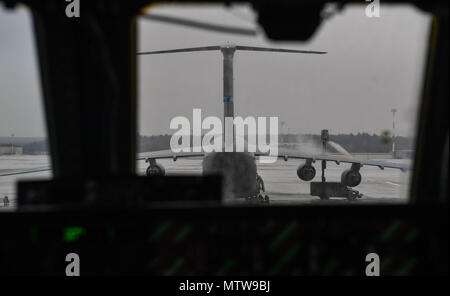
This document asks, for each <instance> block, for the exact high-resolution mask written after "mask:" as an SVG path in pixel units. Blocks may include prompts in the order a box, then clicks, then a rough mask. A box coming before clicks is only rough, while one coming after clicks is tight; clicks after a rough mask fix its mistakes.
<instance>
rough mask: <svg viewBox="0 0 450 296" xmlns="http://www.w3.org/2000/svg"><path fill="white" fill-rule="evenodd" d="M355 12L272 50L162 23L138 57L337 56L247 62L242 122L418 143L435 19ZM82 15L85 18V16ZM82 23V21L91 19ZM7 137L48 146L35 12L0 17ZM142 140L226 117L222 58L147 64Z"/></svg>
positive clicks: (218, 11)
mask: <svg viewBox="0 0 450 296" xmlns="http://www.w3.org/2000/svg"><path fill="white" fill-rule="evenodd" d="M364 7H365V6H360V7H349V8H346V9H345V10H344V11H342V12H341V13H340V14H338V15H335V16H333V17H332V18H330V19H328V20H327V21H326V22H324V23H323V24H322V26H321V27H320V29H319V31H318V32H317V34H316V35H315V36H314V38H313V39H312V40H310V42H308V43H304V44H302V43H298V42H271V41H269V40H268V39H267V38H265V36H264V34H263V33H261V34H259V35H258V36H257V37H242V36H239V35H229V34H222V33H214V32H208V31H203V30H197V29H190V28H185V27H180V26H176V25H168V24H162V23H158V22H155V21H148V20H140V21H139V22H138V29H139V31H138V36H139V44H138V50H140V51H149V50H159V49H171V48H179V47H195V46H204V45H219V44H223V43H226V42H232V43H236V44H240V45H255V46H272V47H286V48H293V49H311V50H321V51H328V54H327V55H300V54H283V53H256V52H237V53H236V54H235V59H234V69H235V73H234V74H235V75H234V76H235V79H234V81H235V91H234V100H235V114H236V115H240V116H249V115H252V116H278V117H279V120H280V121H284V122H285V132H286V131H287V128H289V130H290V132H299V133H320V130H321V129H323V128H328V129H329V130H330V133H332V134H335V133H350V132H353V133H357V132H369V133H380V132H381V131H382V130H384V129H390V128H391V124H392V123H391V122H392V114H391V113H390V109H391V108H394V107H395V108H397V109H398V113H397V126H396V128H397V132H398V133H399V134H402V135H410V134H412V132H413V128H414V123H415V111H416V110H415V109H416V107H417V99H418V96H419V91H420V89H421V84H422V74H423V64H424V50H425V48H426V42H425V40H426V38H427V35H428V30H429V21H430V19H429V17H428V16H427V15H425V14H423V13H422V12H419V11H418V10H416V9H415V8H412V7H405V6H403V7H390V6H387V5H384V6H383V5H382V7H381V18H378V19H376V18H367V17H366V16H365V13H364ZM154 12H155V13H156V12H158V13H160V14H168V15H173V16H182V17H185V18H192V19H195V20H200V21H208V22H213V23H215V24H228V25H233V26H238V25H239V26H243V27H247V28H254V27H256V26H257V25H256V24H255V22H254V21H253V19H254V18H255V15H254V14H253V12H252V11H251V10H250V9H249V8H246V7H237V8H232V9H231V10H229V9H228V10H227V9H225V8H222V7H219V6H213V7H207V6H200V7H198V6H197V7H194V6H190V7H186V8H177V7H175V6H166V7H164V6H160V7H156V8H155V9H154ZM81 14H82V11H81ZM81 17H82V15H81ZM0 40H2V41H1V42H0V136H7V135H10V134H11V133H14V134H16V136H44V135H45V124H44V119H43V109H42V106H41V102H40V98H41V90H40V84H39V79H38V70H37V61H36V52H35V46H34V39H33V37H32V31H31V23H30V19H29V16H28V12H27V11H26V10H25V9H16V10H14V11H12V12H10V11H8V12H7V11H5V10H4V9H3V8H0ZM138 66H139V69H138V76H139V80H138V82H139V85H138V90H139V91H138V96H139V97H138V99H139V107H140V110H139V112H138V114H139V119H138V125H139V132H140V133H141V134H144V135H151V134H160V133H169V132H170V130H169V123H170V120H171V119H172V118H173V117H175V116H180V115H182V116H186V117H188V118H191V116H192V109H193V108H201V109H202V111H203V113H204V116H209V115H216V116H219V117H221V116H222V112H223V105H222V96H223V95H222V55H221V53H220V52H207V53H183V54H171V55H157V56H140V57H138Z"/></svg>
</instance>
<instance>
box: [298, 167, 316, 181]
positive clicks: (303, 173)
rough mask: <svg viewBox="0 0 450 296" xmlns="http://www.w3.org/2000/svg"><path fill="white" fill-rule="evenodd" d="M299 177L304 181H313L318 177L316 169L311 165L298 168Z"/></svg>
mask: <svg viewBox="0 0 450 296" xmlns="http://www.w3.org/2000/svg"><path fill="white" fill-rule="evenodd" d="M297 176H298V177H299V178H300V179H301V180H303V181H311V180H312V179H314V177H315V176H316V169H315V168H314V167H313V166H312V165H311V164H308V163H307V164H304V165H302V166H299V167H298V169H297Z"/></svg>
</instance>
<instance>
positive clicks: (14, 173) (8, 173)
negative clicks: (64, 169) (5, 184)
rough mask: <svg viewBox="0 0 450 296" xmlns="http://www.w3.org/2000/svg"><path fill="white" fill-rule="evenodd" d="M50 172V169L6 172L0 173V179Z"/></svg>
mask: <svg viewBox="0 0 450 296" xmlns="http://www.w3.org/2000/svg"><path fill="white" fill-rule="evenodd" d="M51 170H52V169H51V168H50V167H40V168H33V169H27V170H8V171H7V172H4V173H1V172H0V177H5V176H13V175H22V174H29V173H36V172H44V171H51Z"/></svg>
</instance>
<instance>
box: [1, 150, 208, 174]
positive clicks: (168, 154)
mask: <svg viewBox="0 0 450 296" xmlns="http://www.w3.org/2000/svg"><path fill="white" fill-rule="evenodd" d="M203 156H205V153H203V152H199V153H197V152H179V153H174V152H172V150H159V151H154V152H144V153H139V156H138V157H137V158H136V160H146V159H147V158H154V159H164V158H171V159H173V160H176V159H177V158H185V157H203ZM51 170H52V169H51V167H48V166H47V167H38V168H32V169H26V170H7V171H6V172H2V171H0V177H6V176H13V175H22V174H31V173H37V172H45V171H51Z"/></svg>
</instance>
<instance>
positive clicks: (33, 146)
mask: <svg viewBox="0 0 450 296" xmlns="http://www.w3.org/2000/svg"><path fill="white" fill-rule="evenodd" d="M21 146H22V147H23V153H24V154H47V153H48V152H49V151H48V144H47V141H46V140H43V141H36V142H31V143H26V144H22V145H21Z"/></svg>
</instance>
